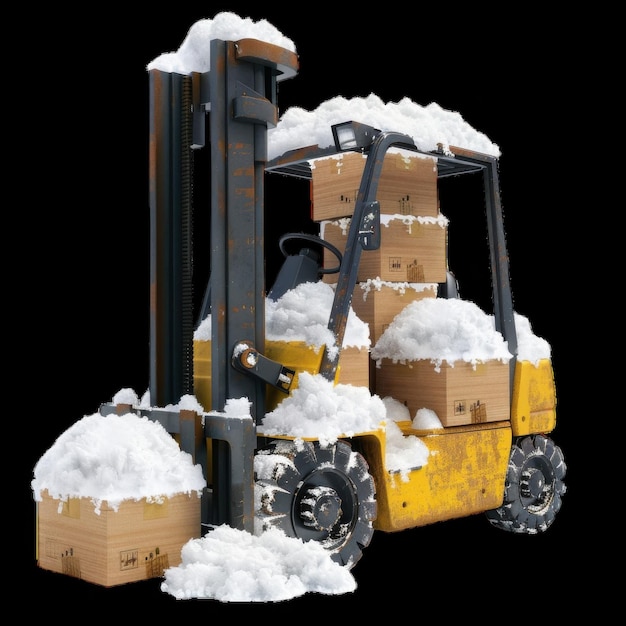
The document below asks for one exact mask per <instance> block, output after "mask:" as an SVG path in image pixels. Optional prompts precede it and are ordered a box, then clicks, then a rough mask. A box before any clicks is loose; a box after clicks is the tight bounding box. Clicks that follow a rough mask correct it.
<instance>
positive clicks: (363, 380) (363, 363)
mask: <svg viewBox="0 0 626 626" xmlns="http://www.w3.org/2000/svg"><path fill="white" fill-rule="evenodd" d="M337 367H338V370H339V376H338V378H337V382H338V383H340V384H344V385H355V386H359V387H369V384H370V379H369V371H370V353H369V349H368V348H357V347H356V346H350V347H349V348H344V349H343V350H342V351H341V354H340V355H339V363H338V365H337Z"/></svg>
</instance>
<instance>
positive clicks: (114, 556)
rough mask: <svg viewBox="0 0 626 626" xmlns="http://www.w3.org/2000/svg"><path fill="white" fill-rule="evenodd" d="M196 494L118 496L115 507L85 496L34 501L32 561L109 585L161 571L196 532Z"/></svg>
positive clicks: (198, 525)
mask: <svg viewBox="0 0 626 626" xmlns="http://www.w3.org/2000/svg"><path fill="white" fill-rule="evenodd" d="M200 502H201V499H200V498H199V497H198V494H197V493H195V492H194V493H192V494H178V495H176V496H173V497H169V498H165V499H164V500H163V501H162V503H161V504H157V503H148V502H146V499H145V498H144V499H142V500H138V501H133V500H126V501H123V502H122V503H121V504H120V506H119V508H118V510H117V511H115V510H114V509H113V508H111V507H110V506H108V505H107V503H106V502H103V503H102V507H101V509H100V514H97V513H96V511H95V507H94V503H93V502H92V500H91V499H90V498H70V499H69V500H68V501H67V502H61V501H60V500H57V499H55V498H52V497H50V496H49V495H48V494H47V493H44V494H42V500H41V501H40V502H37V565H38V566H39V567H41V568H42V569H46V570H50V571H52V572H57V573H59V574H66V575H68V576H73V577H75V578H80V579H82V580H85V581H88V582H91V583H95V584H98V585H103V586H105V587H112V586H115V585H121V584H124V583H130V582H136V581H139V580H147V579H149V578H157V577H161V576H163V573H164V571H165V570H166V569H167V568H168V567H175V566H177V565H179V564H180V563H181V549H182V547H183V545H184V544H185V543H187V542H188V541H189V540H190V539H193V538H197V537H199V536H200V532H201V520H200Z"/></svg>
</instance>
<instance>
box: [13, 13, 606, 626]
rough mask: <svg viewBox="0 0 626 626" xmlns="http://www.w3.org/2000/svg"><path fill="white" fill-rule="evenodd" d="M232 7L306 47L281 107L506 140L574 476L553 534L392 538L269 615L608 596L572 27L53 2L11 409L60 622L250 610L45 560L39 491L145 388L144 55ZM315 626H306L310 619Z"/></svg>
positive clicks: (27, 549)
mask: <svg viewBox="0 0 626 626" xmlns="http://www.w3.org/2000/svg"><path fill="white" fill-rule="evenodd" d="M320 6H325V5H320ZM284 7H287V8H284ZM221 10H231V11H234V12H236V13H238V14H240V15H242V16H244V17H246V16H250V17H252V18H253V19H255V20H258V19H262V18H265V19H267V20H268V21H269V22H271V23H272V24H274V25H275V26H276V27H277V28H278V29H279V30H280V31H281V32H282V33H283V34H284V35H285V36H287V37H289V38H290V39H292V40H293V41H294V42H295V44H296V47H297V51H298V54H299V58H300V71H299V73H298V75H297V76H296V77H295V78H292V79H290V80H287V81H285V82H283V83H280V88H279V89H280V91H279V98H278V104H279V108H280V111H281V112H284V111H285V110H287V109H288V108H289V107H291V106H300V107H303V108H305V109H309V110H311V109H314V108H316V107H317V106H318V105H319V104H320V103H322V102H324V101H325V100H327V99H329V98H332V97H334V96H337V95H343V96H346V97H354V96H366V95H368V94H369V93H376V94H377V95H379V96H380V97H381V98H382V99H383V100H384V101H397V100H399V99H401V98H403V97H405V96H406V97H408V98H410V99H412V100H414V101H415V102H417V103H419V104H422V105H426V104H428V103H430V102H432V101H434V102H437V103H439V104H440V105H441V106H442V107H443V108H446V109H450V110H455V111H459V112H460V113H461V114H462V115H463V117H464V119H465V120H466V121H467V122H468V123H469V124H470V125H472V126H473V127H474V128H476V129H477V130H480V131H482V132H484V133H485V134H486V135H487V136H489V137H490V139H491V140H492V141H493V142H494V143H496V144H498V145H499V146H500V149H501V151H502V157H501V159H500V183H501V189H502V202H503V206H504V212H505V225H506V234H507V241H508V245H509V255H510V269H511V284H512V288H513V291H514V303H515V308H516V310H517V311H518V312H520V313H523V314H524V315H527V316H528V317H529V319H530V320H531V323H532V326H533V329H534V331H535V333H536V334H537V335H539V336H540V337H544V338H545V339H547V340H548V341H549V343H550V344H551V346H552V351H553V361H554V368H555V376H556V384H557V393H558V401H559V406H558V425H557V428H556V430H555V431H554V433H553V438H554V439H555V441H556V443H557V444H558V445H559V446H561V448H562V450H563V452H564V455H565V459H566V462H567V465H568V475H567V478H566V482H567V485H568V493H567V494H566V495H565V497H564V499H563V508H562V511H561V513H560V514H559V516H558V517H557V520H556V521H555V523H554V525H553V526H552V527H551V528H550V530H549V531H548V532H547V533H545V534H544V535H541V536H534V537H526V536H515V535H509V534H508V533H503V532H501V531H499V530H496V529H494V528H491V527H490V526H489V525H488V523H487V521H486V520H485V519H484V517H483V516H482V515H480V516H475V517H471V518H466V519H462V520H455V521H451V522H445V523H441V524H436V525H433V526H430V527H425V528H421V529H415V530H410V531H404V532H402V533H397V534H392V535H385V534H383V533H380V534H375V535H374V538H373V540H372V543H371V545H370V546H369V547H368V548H367V550H366V552H365V554H364V557H363V559H362V560H361V562H360V563H359V564H358V565H357V567H356V568H355V569H354V570H353V573H354V576H355V579H356V581H357V585H358V587H357V590H356V591H355V592H354V593H353V594H347V595H343V596H337V597H333V596H320V595H316V594H307V595H306V596H304V597H302V598H297V599H294V600H292V601H289V602H285V603H277V604H269V605H255V611H258V612H257V613H256V614H255V615H256V616H257V617H261V618H262V617H263V616H264V615H265V616H267V617H268V618H271V617H275V616H280V615H285V616H288V617H290V619H292V620H296V621H300V617H299V611H300V610H302V609H305V608H306V609H309V610H310V608H312V607H315V610H316V613H315V614H312V615H314V616H315V617H314V618H313V619H315V620H317V621H325V620H326V619H328V620H333V621H336V620H338V619H342V618H343V619H347V620H349V619H351V616H355V615H361V614H365V615H367V613H366V612H367V611H368V610H369V607H370V606H372V608H373V607H374V606H376V607H378V609H377V610H381V609H382V610H383V612H384V613H383V614H382V617H380V614H379V617H378V618H377V619H383V620H386V619H392V620H395V619H399V616H400V614H402V615H404V614H406V615H408V616H409V617H408V618H407V619H410V620H411V621H417V620H419V619H420V618H421V617H422V615H423V612H424V611H428V612H429V613H430V616H431V618H433V619H444V620H445V619H447V618H452V617H453V616H457V615H460V616H463V617H478V618H481V617H482V618H485V617H486V618H487V619H490V618H491V619H493V618H494V617H495V618H502V617H504V618H505V619H507V620H508V621H513V622H522V621H523V620H525V619H533V620H536V618H537V616H538V615H542V614H544V613H546V612H547V613H548V614H551V615H552V616H555V615H557V614H558V612H559V611H561V610H564V609H563V607H565V606H566V605H568V604H570V605H571V606H574V607H576V606H579V605H581V603H586V602H587V601H589V600H590V601H593V600H594V598H593V596H591V595H590V592H589V591H588V590H587V588H586V581H587V579H588V578H589V576H590V575H593V567H594V566H593V564H591V561H590V560H589V559H592V558H593V556H592V555H593V553H594V551H592V550H591V549H590V544H589V542H588V541H587V537H588V535H590V534H597V533H602V530H601V528H600V527H599V526H598V527H597V528H595V529H594V528H590V526H592V527H593V526H594V518H593V515H592V514H590V513H589V512H588V510H587V507H586V506H583V497H582V492H583V489H582V486H581V481H582V474H583V471H584V468H585V462H586V457H587V455H586V454H585V448H586V445H587V442H586V440H585V438H584V434H583V432H581V419H584V418H583V416H581V414H580V393H584V382H583V381H582V379H581V374H580V363H579V361H578V360H577V359H576V358H575V357H574V355H573V350H574V349H575V348H574V347H573V346H572V335H571V333H572V326H571V321H572V318H573V319H579V317H580V309H578V308H577V306H578V305H575V306H574V307H573V305H572V298H571V297H565V294H566V293H570V294H571V292H572V290H574V289H576V290H578V293H577V298H579V299H580V298H583V297H586V296H587V295H588V294H584V293H582V294H581V293H580V291H581V290H583V291H584V290H585V287H584V286H581V285H578V286H575V285H574V280H569V282H568V276H571V270H572V264H573V263H574V264H575V265H576V266H577V267H580V265H579V264H580V263H581V259H580V258H579V257H577V252H576V251H575V250H573V249H572V246H571V243H569V242H571V241H572V240H575V239H576V237H577V236H578V235H579V233H575V234H574V235H572V229H576V228H578V229H581V230H582V229H583V228H584V224H578V225H577V223H576V222H574V221H572V220H569V224H568V229H569V230H568V232H569V233H570V235H569V236H568V237H567V238H566V237H565V235H564V232H563V226H564V221H565V220H566V219H567V217H566V216H567V213H568V212H567V211H566V210H565V207H563V206H562V205H563V189H564V187H565V186H566V184H567V181H566V179H565V176H564V174H563V171H562V170H559V169H558V162H559V158H558V155H560V154H562V153H563V151H564V150H566V149H567V142H568V127H567V125H566V122H565V121H564V114H565V112H566V111H567V109H568V108H569V107H570V105H571V100H570V91H569V90H568V87H567V84H566V81H565V78H563V77H562V74H561V72H560V71H559V68H561V67H562V64H563V57H564V53H563V47H562V46H563V45H564V44H563V43H562V42H561V44H560V46H561V47H558V46H557V45H556V44H555V43H554V40H553V27H554V25H553V24H550V23H548V22H547V21H546V20H545V16H544V18H543V19H542V20H541V21H539V20H534V19H530V18H529V17H524V16H519V15H518V16H516V18H515V21H516V25H515V26H516V27H515V28H513V27H512V25H511V24H510V23H507V24H504V23H500V22H504V20H503V19H501V18H500V16H497V15H495V14H494V13H492V12H490V11H487V10H486V9H485V11H484V12H482V10H480V9H475V8H473V9H466V10H462V11H460V10H458V9H456V10H455V12H454V13H452V8H451V7H448V8H447V10H445V11H442V12H441V13H440V14H439V15H435V13H434V12H433V7H431V8H430V9H429V11H428V12H424V14H422V13H421V9H420V8H419V7H416V8H414V9H412V10H411V11H409V10H408V9H406V10H405V9H399V8H398V9H396V8H394V9H386V8H383V9H381V11H380V12H370V11H365V10H359V11H355V10H346V9H341V8H339V7H332V10H331V8H323V9H320V10H317V8H316V6H315V5H310V4H309V5H298V6H291V5H288V4H284V6H283V8H278V6H274V5H272V6H266V7H263V6H260V5H259V6H257V7H256V8H254V9H252V8H251V6H250V5H249V4H246V3H238V2H231V3H226V4H221V3H213V4H212V5H211V6H210V7H208V6H207V8H206V9H204V8H200V9H197V10H196V9H194V8H188V7H185V8H184V9H183V8H180V9H178V8H172V9H168V10H163V9H158V10H157V9H155V8H152V9H150V10H149V11H147V12H145V13H144V14H141V15H133V16H129V15H127V13H126V11H113V10H108V9H105V10H103V11H102V12H100V13H94V14H89V15H87V14H85V15H81V14H80V13H78V14H76V13H72V14H71V15H70V14H67V15H66V14H64V13H63V12H62V11H58V12H54V13H53V12H50V13H49V14H46V13H44V12H38V13H37V14H36V17H35V20H34V21H35V27H34V28H33V30H32V31H31V34H32V36H33V38H34V37H35V34H34V33H35V32H36V33H37V41H38V42H40V43H37V44H36V46H35V47H36V50H37V60H36V63H34V65H33V69H32V71H30V72H26V73H23V74H22V77H23V78H22V80H23V89H20V90H16V91H17V92H18V93H28V98H27V99H26V101H24V102H22V103H19V102H17V103H16V106H17V108H19V109H20V115H21V116H22V115H23V118H24V119H25V120H26V121H27V123H26V124H24V125H23V127H22V129H23V130H22V133H21V134H22V140H21V141H20V143H21V150H20V154H22V153H23V154H24V157H21V161H22V162H26V163H28V168H27V169H28V172H29V175H28V178H27V181H26V183H25V184H23V185H22V189H23V192H24V197H25V198H27V203H26V209H25V210H23V211H21V212H20V217H21V219H23V220H24V225H23V228H24V229H25V230H24V232H29V233H31V234H32V235H31V236H30V237H27V238H24V239H22V238H21V237H19V238H18V239H17V241H19V249H20V260H21V261H22V264H21V265H20V266H21V276H22V277H23V280H21V281H20V285H19V291H20V294H21V296H20V300H19V301H20V305H19V307H17V308H18V315H19V321H20V323H21V324H22V325H24V326H25V331H24V333H23V336H22V337H20V339H19V343H20V346H21V349H20V356H19V359H16V360H15V361H14V366H13V367H14V368H15V371H14V373H15V376H16V379H18V380H19V383H21V384H22V385H25V386H26V393H25V394H21V396H20V398H21V399H20V400H19V401H18V402H16V406H15V407H14V409H13V410H14V411H15V412H16V413H17V414H18V415H19V423H20V425H21V426H20V428H19V438H18V441H19V443H20V445H19V454H20V456H25V457H26V459H27V463H26V469H25V471H24V472H23V474H20V479H19V483H18V484H19V490H20V493H19V500H18V501H19V502H20V505H19V513H18V518H19V519H20V520H23V523H20V532H21V535H20V536H21V539H20V541H19V543H17V545H18V547H19V554H18V556H17V562H19V563H21V567H20V571H22V569H25V571H26V572H27V576H28V579H27V580H28V589H29V590H28V593H29V594H31V595H32V596H33V599H34V600H35V599H36V603H35V604H34V605H33V609H32V610H33V611H34V612H35V614H36V615H41V616H44V615H45V614H46V613H47V612H49V611H54V612H56V611H62V612H65V610H67V609H72V608H73V607H76V606H77V603H80V604H81V605H83V603H84V602H85V601H87V602H88V604H87V605H86V606H87V607H91V610H93V611H94V613H97V612H98V611H99V610H100V609H99V608H100V607H101V608H103V609H104V610H105V611H107V609H110V608H113V609H114V611H115V616H116V618H121V617H122V616H123V615H124V613H123V607H131V609H132V611H133V612H132V613H131V614H130V615H132V616H133V617H152V616H153V615H157V616H159V615H160V616H165V615H167V616H170V615H171V616H172V617H176V618H177V619H178V618H183V619H184V618H185V617H187V616H192V615H193V616H196V615H198V616H199V617H202V616H205V617H207V618H208V619H210V618H211V617H212V616H215V615H216V614H219V615H222V614H225V615H227V616H228V615H231V614H232V615H236V611H237V609H238V607H237V606H236V605H228V604H222V603H219V602H214V601H206V600H205V601H196V600H193V601H176V600H175V599H174V598H172V597H171V596H169V595H167V594H163V593H162V592H161V591H160V589H159V584H160V583H159V581H157V580H152V581H146V582H142V583H137V584H131V585H126V586H122V587H119V588H112V589H104V588H100V587H98V586H94V585H90V584H86V583H83V582H82V581H78V580H74V579H70V578H67V577H64V576H61V575H56V574H51V573H49V572H45V571H42V570H40V569H39V568H37V567H36V564H35V556H34V555H35V534H34V517H35V507H34V503H33V500H32V492H31V490H30V480H31V479H32V469H33V467H34V465H35V463H36V462H37V460H38V459H39V458H40V457H41V455H42V454H43V453H44V452H45V451H46V450H47V449H48V448H49V447H50V446H51V445H52V444H53V443H54V440H55V439H56V437H58V436H59V435H60V434H61V433H62V432H63V431H64V430H65V429H67V428H68V427H69V426H70V425H71V424H72V423H74V422H75V421H77V420H78V419H80V418H81V417H82V416H83V415H87V414H90V413H93V412H96V411H97V409H98V407H99V405H100V403H101V402H106V401H109V400H111V398H112V396H113V394H115V393H116V392H117V391H118V390H119V389H120V388H122V387H132V388H134V389H135V390H136V391H137V392H138V393H140V394H141V393H142V392H143V391H144V390H145V389H146V388H147V386H148V340H149V337H148V323H149V207H148V172H147V168H148V142H147V138H148V122H149V111H148V75H147V71H146V65H147V64H148V63H149V62H150V61H151V60H152V59H154V58H155V57H156V56H158V55H159V54H160V53H162V52H169V51H174V50H176V49H177V48H178V46H179V45H180V44H181V43H182V41H183V39H184V37H185V35H186V33H187V31H188V29H189V27H190V26H191V25H192V24H193V23H194V22H195V21H197V20H198V19H203V18H210V17H213V16H214V15H216V14H217V13H218V12H220V11H221ZM565 46H567V44H565ZM570 59H571V57H570ZM29 135H30V136H29ZM18 168H19V164H18ZM299 193H301V192H300V191H299V190H297V189H295V188H294V189H292V190H290V191H289V193H285V194H284V195H283V192H281V191H278V190H276V189H275V188H274V184H273V183H268V195H269V201H268V207H269V206H270V205H269V203H270V202H271V203H272V204H271V208H269V214H268V218H267V220H268V224H269V227H268V228H269V230H270V232H269V233H268V241H271V238H272V236H275V231H274V226H276V228H277V229H280V230H283V229H284V224H285V223H290V222H289V220H295V221H294V222H293V225H295V226H300V225H301V224H299V223H298V220H297V219H296V218H294V213H293V212H295V211H297V207H296V206H295V205H296V204H297V203H296V202H295V199H296V198H299V196H298V194H299ZM303 197H304V196H303ZM442 211H443V212H444V214H445V206H442ZM288 228H289V229H292V225H291V223H290V225H289V227H288ZM16 236H17V235H16ZM451 237H452V234H451ZM457 237H458V239H457V242H458V245H459V250H460V251H459V252H457V255H458V258H462V256H463V253H462V251H463V249H464V246H467V247H468V249H469V248H471V247H472V246H473V245H474V244H475V240H473V239H472V237H473V236H472V235H471V234H468V236H467V237H461V236H460V235H458V234H457ZM451 245H452V243H451ZM453 269H455V270H456V271H457V273H462V271H463V270H462V268H461V267H456V268H453ZM471 280H472V276H471V274H469V275H468V276H466V277H464V281H465V282H464V283H462V285H461V287H462V290H463V288H464V286H467V287H469V286H470V284H469V283H471ZM462 293H463V291H462ZM576 302H577V300H575V303H576ZM568 321H569V322H570V324H569V325H568V323H567V322H568ZM577 343H578V342H574V345H575V344H577ZM24 348H25V349H26V351H24ZM579 379H580V380H579ZM587 432H588V431H587ZM587 495H588V496H589V493H587ZM600 505H601V503H600ZM592 506H594V505H592ZM11 543H12V542H11ZM583 564H584V565H583ZM332 609H337V610H338V611H337V612H333V611H332ZM75 610H76V609H75ZM385 611H386V613H385ZM153 612H154V613H153ZM89 613H91V611H90V610H89V609H88V612H87V614H83V615H87V616H88V615H89ZM70 614H72V615H73V617H75V618H77V617H78V613H76V612H75V611H73V612H71V613H70ZM65 615H68V614H67V613H65ZM126 615H129V614H128V613H126ZM397 616H398V617H397ZM433 616H434V617H433ZM302 621H308V614H307V613H302Z"/></svg>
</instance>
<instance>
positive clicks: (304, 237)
mask: <svg viewBox="0 0 626 626" xmlns="http://www.w3.org/2000/svg"><path fill="white" fill-rule="evenodd" d="M294 239H295V240H301V241H308V242H310V243H315V244H317V245H319V246H322V248H326V249H327V250H328V251H329V252H332V254H334V255H335V258H336V259H337V265H336V266H335V267H330V268H323V267H320V268H319V270H318V271H319V273H320V274H336V273H337V272H338V271H339V270H340V268H341V260H342V258H343V255H342V254H341V251H340V250H339V248H336V247H335V246H333V244H332V243H330V241H326V240H325V239H322V238H321V237H318V236H317V235H310V234H309V233H285V234H284V235H283V236H282V237H281V238H280V240H279V241H278V247H279V248H280V251H281V252H282V254H283V256H284V257H288V256H289V253H288V252H287V249H286V247H285V244H286V243H287V242H288V241H293V240H294Z"/></svg>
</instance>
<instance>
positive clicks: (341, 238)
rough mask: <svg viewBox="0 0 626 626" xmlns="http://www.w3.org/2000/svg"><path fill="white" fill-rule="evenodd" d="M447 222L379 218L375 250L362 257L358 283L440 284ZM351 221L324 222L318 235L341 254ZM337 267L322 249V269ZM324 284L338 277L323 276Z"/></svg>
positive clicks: (443, 273)
mask: <svg viewBox="0 0 626 626" xmlns="http://www.w3.org/2000/svg"><path fill="white" fill-rule="evenodd" d="M447 225H448V220H447V218H446V217H445V216H443V215H441V214H439V215H438V216H437V217H422V216H404V217H403V216H400V215H381V227H380V231H381V237H380V241H381V243H380V247H379V248H378V250H364V251H363V252H362V254H361V260H360V263H359V269H358V276H357V280H359V281H366V280H368V279H370V278H379V279H381V280H385V281H391V282H409V283H442V282H445V280H446V269H447V262H446V235H447ZM349 232H350V219H349V218H344V219H341V220H334V221H324V222H322V223H321V225H320V236H321V237H322V239H324V240H326V241H328V242H329V243H331V244H332V245H334V246H335V247H336V248H338V249H339V250H340V251H342V252H343V251H344V250H345V247H346V242H347V238H348V234H349ZM333 264H336V259H335V256H334V255H333V254H332V252H330V251H328V250H326V249H325V250H324V266H325V267H331V266H332V265H333ZM324 280H326V281H327V282H336V281H337V274H324Z"/></svg>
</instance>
